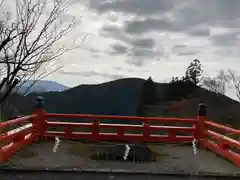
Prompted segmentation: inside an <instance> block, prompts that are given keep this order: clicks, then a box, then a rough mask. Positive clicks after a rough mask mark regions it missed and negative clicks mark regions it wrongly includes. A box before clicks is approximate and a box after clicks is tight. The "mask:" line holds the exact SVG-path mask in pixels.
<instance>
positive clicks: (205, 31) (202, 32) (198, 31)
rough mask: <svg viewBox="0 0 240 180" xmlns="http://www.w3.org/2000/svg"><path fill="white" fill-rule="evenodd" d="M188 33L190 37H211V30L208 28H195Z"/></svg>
mask: <svg viewBox="0 0 240 180" xmlns="http://www.w3.org/2000/svg"><path fill="white" fill-rule="evenodd" d="M186 33H187V34H189V35H190V36H200V37H201V36H202V37H206V36H210V30H209V28H208V27H202V28H193V29H190V30H188V31H187V32H186Z"/></svg>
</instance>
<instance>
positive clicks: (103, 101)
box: [9, 78, 240, 128]
mask: <svg viewBox="0 0 240 180" xmlns="http://www.w3.org/2000/svg"><path fill="white" fill-rule="evenodd" d="M146 82H148V81H146V80H144V79H138V78H127V79H119V80H115V81H110V82H106V83H102V84H96V85H80V86H77V87H74V88H69V89H67V90H65V91H62V92H44V93H30V94H28V95H27V96H21V95H19V94H13V95H12V96H11V97H10V99H9V101H10V102H11V103H12V104H14V106H15V107H16V109H18V110H19V112H20V113H21V114H26V113H31V111H32V109H33V107H34V100H35V98H36V97H37V96H43V97H44V101H45V110H46V111H47V112H50V113H74V114H79V113H87V114H109V115H130V116H135V115H138V116H167V117H193V118H194V117H196V115H197V108H198V104H199V103H202V102H203V103H206V104H207V105H208V109H209V110H208V111H209V112H208V117H209V119H210V120H212V121H215V122H218V123H221V124H228V125H232V126H233V127H236V128H239V127H240V122H239V117H240V111H239V109H240V103H239V102H237V101H235V100H232V99H230V98H229V97H227V96H224V95H220V94H216V93H214V92H211V91H208V90H206V89H203V88H201V87H197V86H194V87H192V86H189V85H184V84H172V83H154V82H150V83H149V82H148V83H146ZM151 83H154V86H152V85H151V86H149V84H151ZM147 84H148V85H147ZM147 86H149V87H150V89H148V90H146V89H147ZM153 87H154V90H153V89H152V90H151V88H153ZM152 96H154V98H153V97H152ZM149 98H150V99H152V100H151V101H147V99H149ZM149 105H150V106H149ZM171 106H175V107H176V108H175V109H173V110H171V109H169V107H171ZM63 120H64V121H79V120H73V119H63ZM114 122H116V121H114ZM121 122H122V121H118V122H116V123H121Z"/></svg>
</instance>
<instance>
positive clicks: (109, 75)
mask: <svg viewBox="0 0 240 180" xmlns="http://www.w3.org/2000/svg"><path fill="white" fill-rule="evenodd" d="M59 74H63V75H71V76H102V77H105V78H107V79H111V80H113V79H121V78H126V77H127V76H125V75H117V74H107V73H99V72H96V71H87V72H69V71H68V72H67V71H60V72H59Z"/></svg>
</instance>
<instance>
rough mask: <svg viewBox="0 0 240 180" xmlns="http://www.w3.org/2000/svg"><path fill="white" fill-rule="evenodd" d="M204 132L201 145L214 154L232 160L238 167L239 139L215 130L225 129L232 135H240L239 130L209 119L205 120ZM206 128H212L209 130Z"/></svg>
mask: <svg viewBox="0 0 240 180" xmlns="http://www.w3.org/2000/svg"><path fill="white" fill-rule="evenodd" d="M205 125H206V127H205V129H204V134H205V138H204V140H203V141H202V145H203V146H204V147H206V148H208V149H210V150H212V151H213V152H215V153H216V154H219V155H221V156H223V157H224V158H226V159H228V160H230V161H232V162H233V163H234V164H236V165H237V166H239V167H240V153H239V152H240V141H239V140H236V139H233V138H231V137H228V136H227V134H226V133H224V134H222V133H219V132H215V131H220V132H222V131H225V132H227V133H231V134H232V135H237V136H239V135H240V130H238V129H234V128H231V127H226V126H224V125H221V124H218V123H214V122H211V121H205ZM208 128H214V130H215V131H214V130H209V129H208Z"/></svg>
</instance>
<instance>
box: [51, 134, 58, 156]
mask: <svg viewBox="0 0 240 180" xmlns="http://www.w3.org/2000/svg"><path fill="white" fill-rule="evenodd" d="M59 144H60V139H59V137H57V136H55V144H54V146H53V149H52V151H53V152H57V149H58V146H59Z"/></svg>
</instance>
